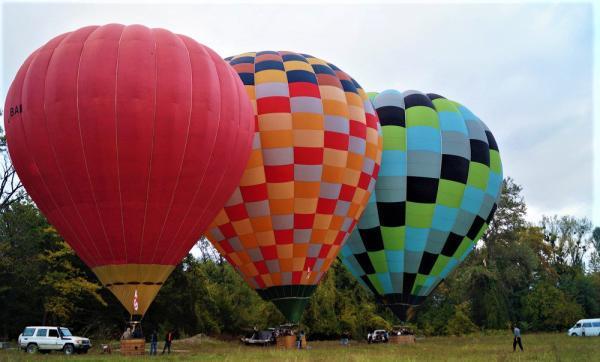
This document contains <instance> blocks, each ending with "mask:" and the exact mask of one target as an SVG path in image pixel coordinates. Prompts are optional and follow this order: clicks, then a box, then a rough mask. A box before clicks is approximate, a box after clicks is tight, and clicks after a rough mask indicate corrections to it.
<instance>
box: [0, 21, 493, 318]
mask: <svg viewBox="0 0 600 362" xmlns="http://www.w3.org/2000/svg"><path fill="white" fill-rule="evenodd" d="M341 61H343V60H341ZM398 76H400V75H398ZM390 77H393V75H390ZM390 81H391V80H390ZM396 81H398V79H396ZM6 109H12V110H13V111H11V112H6V114H5V118H4V124H5V129H6V137H7V143H8V149H9V152H10V157H11V160H12V163H13V165H14V167H15V169H16V171H17V173H18V175H19V178H20V179H21V181H22V183H23V185H24V186H25V188H26V190H27V192H28V193H29V195H30V196H31V198H32V199H33V200H34V201H35V203H36V204H37V206H38V207H39V209H40V210H41V212H42V213H43V214H44V215H45V216H46V217H47V218H48V220H49V221H50V222H51V223H52V224H53V225H54V226H55V227H56V229H57V230H58V232H59V233H60V234H61V235H62V237H64V239H65V240H66V241H67V242H68V243H69V245H70V246H71V247H72V248H73V249H74V250H75V252H76V253H77V255H79V257H80V258H81V259H82V260H83V261H84V262H85V263H86V264H87V265H89V266H90V267H91V269H92V270H93V271H94V273H95V274H96V275H97V276H98V278H99V280H100V282H101V283H102V284H103V285H104V286H105V287H107V288H108V289H110V290H111V291H112V292H113V293H114V294H115V296H116V297H117V298H118V299H119V300H120V301H121V303H122V304H123V306H124V307H125V308H126V309H127V310H128V311H129V313H130V314H131V315H137V316H140V317H141V316H143V315H144V313H145V312H146V310H147V309H148V306H149V305H150V303H151V302H152V300H153V299H154V297H155V296H156V294H157V293H158V291H159V289H160V287H161V285H162V284H163V283H164V281H165V280H166V279H167V278H168V276H169V274H170V273H171V271H172V270H173V269H174V267H175V265H177V264H178V263H179V262H180V261H181V260H182V258H183V257H184V256H185V255H186V254H187V253H188V252H189V251H190V249H191V248H192V247H193V245H194V244H195V242H196V241H197V240H198V239H199V238H200V237H202V236H203V235H204V236H206V237H207V238H208V239H209V240H210V241H211V243H212V244H213V245H214V247H215V248H216V249H217V250H218V251H219V252H220V253H221V255H222V256H223V257H224V258H225V259H226V260H227V261H228V262H229V263H230V264H231V265H232V266H233V267H234V268H235V270H236V271H237V272H238V273H239V274H240V275H241V276H242V277H243V278H244V280H245V281H246V282H247V283H248V285H250V286H251V287H252V288H253V289H255V290H256V291H257V292H258V293H259V294H260V296H261V297H262V298H264V299H265V300H269V301H272V302H273V303H274V304H275V305H276V306H277V308H278V309H279V310H280V311H281V312H282V314H283V315H284V316H285V318H286V320H287V321H288V322H293V323H297V322H298V321H299V320H300V318H301V316H302V312H303V310H304V307H305V306H306V304H307V302H308V300H309V298H310V296H311V295H312V293H313V292H314V291H315V289H316V286H317V285H318V283H319V281H320V280H321V279H322V278H323V276H324V275H325V273H326V272H327V270H328V268H329V267H330V265H331V263H332V262H333V261H334V260H335V258H336V257H339V258H340V259H341V261H342V262H343V264H344V265H345V266H346V267H347V268H348V270H349V271H350V272H351V273H352V274H353V275H354V276H355V277H356V278H357V280H358V281H359V282H360V283H361V284H362V285H363V286H365V287H366V288H367V289H368V290H370V291H371V292H373V294H374V295H375V296H376V298H377V299H378V301H379V302H381V303H382V304H384V305H386V306H388V307H389V308H390V309H391V310H392V311H393V312H394V313H395V314H396V315H397V316H398V317H399V318H400V319H401V320H406V314H407V311H408V309H409V308H411V307H414V306H418V305H419V304H420V303H422V302H423V301H424V300H425V298H426V297H427V295H428V294H429V293H431V292H432V291H433V290H434V289H435V288H436V286H437V285H438V284H439V283H440V282H441V281H442V280H444V278H446V276H447V275H448V274H449V273H450V272H451V271H452V270H453V269H454V268H456V267H457V265H459V263H460V262H461V261H462V260H464V259H465V257H466V256H467V255H468V254H469V252H470V251H471V250H472V248H473V246H474V245H475V243H476V242H477V240H478V239H479V238H480V237H481V236H482V234H483V233H484V232H485V230H486V228H487V226H488V225H489V223H490V221H491V219H492V217H493V215H494V211H495V210H496V202H497V199H498V197H499V193H500V188H501V184H502V165H501V161H500V155H499V151H498V145H497V144H496V141H495V139H494V136H493V135H492V133H491V131H490V130H489V129H488V128H487V127H486V125H485V124H484V123H483V122H482V121H481V120H479V119H478V118H477V117H476V116H475V115H474V114H473V113H471V112H470V111H469V110H468V109H467V108H466V107H465V106H463V105H461V104H460V103H457V102H455V101H452V100H449V99H446V98H444V97H442V96H440V95H437V94H433V93H421V92H418V91H397V90H386V91H383V92H381V93H367V92H366V91H365V90H363V88H362V87H361V86H360V85H359V83H358V82H357V81H356V80H355V79H353V78H352V77H351V76H350V75H348V74H347V73H345V72H344V71H342V70H341V69H340V68H338V67H337V66H335V65H333V64H331V63H329V62H327V61H325V60H322V59H320V58H317V57H314V56H311V55H308V54H303V53H296V52H292V51H258V52H247V53H243V54H240V55H236V56H233V57H228V58H225V59H222V58H221V57H220V56H219V55H217V54H216V53H215V52H214V51H213V50H211V49H210V48H208V47H206V46H204V45H202V44H200V43H198V42H196V41H195V40H193V39H191V38H189V37H187V36H184V35H176V34H173V33H171V32H169V31H167V30H164V29H149V28H147V27H145V26H141V25H130V26H123V25H119V24H109V25H105V26H89V27H85V28H82V29H79V30H76V31H73V32H70V33H66V34H62V35H59V36H58V37H56V38H54V39H52V40H50V41H49V42H48V43H47V44H45V45H43V46H42V47H41V48H39V49H38V50H36V51H35V52H34V53H32V54H31V55H30V56H29V58H27V60H25V62H24V64H23V65H22V67H21V68H20V70H19V71H18V73H17V74H16V76H15V79H14V81H13V83H12V85H11V87H10V90H9V92H8V96H7V99H6ZM15 110H16V111H15Z"/></svg>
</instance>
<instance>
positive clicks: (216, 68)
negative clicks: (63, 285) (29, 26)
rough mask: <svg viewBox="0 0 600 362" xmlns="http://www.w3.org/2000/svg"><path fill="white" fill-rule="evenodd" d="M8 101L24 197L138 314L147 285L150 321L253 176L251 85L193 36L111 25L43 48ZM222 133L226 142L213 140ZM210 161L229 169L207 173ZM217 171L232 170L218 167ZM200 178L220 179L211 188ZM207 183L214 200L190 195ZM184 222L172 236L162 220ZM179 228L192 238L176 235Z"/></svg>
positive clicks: (11, 140)
mask: <svg viewBox="0 0 600 362" xmlns="http://www.w3.org/2000/svg"><path fill="white" fill-rule="evenodd" d="M186 42H187V43H186ZM186 44H188V45H192V47H191V48H192V49H193V50H194V51H193V52H190V51H189V49H188V47H187V45H186ZM117 63H118V64H119V65H118V66H117ZM192 75H193V76H194V77H197V79H196V81H194V80H193V79H192V78H193V77H192ZM117 78H118V79H117ZM200 79H202V80H203V82H200ZM217 87H218V88H219V89H220V91H217V92H215V90H217ZM242 94H243V96H240V95H242ZM6 104H7V105H12V104H19V105H20V106H19V107H20V109H22V111H21V112H20V113H19V114H17V115H15V114H10V113H9V114H6V115H5V126H6V130H7V143H8V148H9V152H10V154H11V159H12V160H13V163H14V166H15V170H16V171H17V174H18V175H19V177H20V179H21V180H22V182H23V184H24V186H25V189H26V190H27V192H28V193H29V194H30V196H31V197H32V199H33V201H34V202H36V204H37V205H38V207H39V208H40V210H41V211H42V213H43V214H44V215H45V216H46V217H47V218H48V220H49V221H50V223H52V225H53V226H54V227H56V229H57V230H58V232H59V233H60V234H61V235H62V237H63V238H64V239H65V240H66V241H67V242H68V243H69V245H70V246H71V247H72V248H73V249H74V250H75V252H76V253H77V254H78V255H79V256H80V257H81V258H82V259H83V260H84V262H86V264H87V265H89V266H90V267H91V268H92V270H93V271H94V272H95V274H96V275H97V276H98V278H99V279H100V281H101V282H102V283H103V284H104V285H105V286H106V287H107V288H109V289H110V290H111V291H112V292H113V293H114V294H115V295H116V296H117V297H118V299H119V300H120V301H121V302H122V303H123V305H124V306H125V307H126V308H127V309H128V310H129V311H130V312H133V311H132V306H131V305H130V304H131V303H130V300H129V299H130V297H131V295H132V293H133V291H134V289H138V291H139V294H140V295H139V306H140V307H141V310H139V311H135V312H137V313H139V314H144V312H145V309H146V308H147V307H148V305H149V304H150V302H151V301H152V299H153V298H154V296H155V295H156V293H157V292H158V289H159V288H160V285H162V283H163V281H164V280H165V279H166V278H167V277H168V275H169V274H170V273H171V271H172V270H173V268H174V266H175V265H176V264H177V263H178V262H179V261H180V260H181V259H182V258H183V256H184V255H185V254H186V253H187V252H188V251H189V249H190V248H191V246H192V245H193V244H194V242H195V240H196V239H197V237H199V236H200V235H201V234H202V232H203V229H204V228H205V227H206V226H207V225H208V223H209V222H210V221H211V220H212V218H213V217H214V215H215V214H216V213H217V211H218V210H219V209H220V208H221V207H222V205H223V203H224V202H225V200H226V198H227V197H229V195H230V192H231V191H232V190H233V188H234V187H235V185H236V184H237V182H238V180H239V178H240V177H241V175H242V172H243V170H244V167H245V165H246V160H247V158H248V156H249V152H250V145H251V137H252V133H253V130H254V128H253V126H254V125H253V122H252V111H251V105H250V101H249V100H248V99H247V97H246V95H245V93H244V90H243V85H242V83H241V81H240V80H239V78H238V77H237V76H236V77H234V76H233V74H232V69H231V67H230V66H229V65H228V64H227V63H225V62H224V61H223V60H222V59H221V58H220V57H219V56H217V55H216V54H215V53H214V52H212V51H210V50H209V48H206V47H204V46H203V45H201V44H199V43H196V42H195V41H193V40H191V39H190V38H185V41H184V39H183V37H182V36H179V35H175V34H173V33H171V32H169V31H168V30H164V29H149V28H146V27H144V26H141V25H132V26H123V25H119V24H109V25H105V26H99V27H98V26H92V27H86V28H82V29H79V30H76V31H74V32H71V33H67V34H63V35H61V36H59V37H56V38H55V39H52V40H50V41H49V42H48V43H47V44H46V45H44V46H42V47H41V48H40V49H38V50H37V51H36V52H35V53H34V54H33V55H32V56H30V57H29V58H28V60H27V61H26V62H25V63H24V65H23V66H22V67H21V69H20V70H19V72H18V73H17V76H16V78H15V80H14V81H13V83H12V85H11V87H10V89H9V94H8V97H7V100H6ZM221 109H228V111H227V112H221V111H220V110H221ZM217 110H219V111H217ZM117 128H118V129H117ZM155 128H156V129H155ZM188 129H189V132H188V131H186V130H188ZM117 131H118V133H117ZM155 132H156V135H155ZM217 133H218V134H219V137H220V138H219V140H218V141H219V142H213V143H210V142H204V138H203V137H205V136H206V137H208V136H207V135H213V136H214V135H216V134H217ZM184 137H185V138H184ZM215 137H216V136H215ZM186 140H187V142H188V152H185V153H184V152H183V151H182V147H183V146H182V145H181V143H183V142H180V141H186ZM154 142H155V143H156V144H154ZM117 143H118V148H119V160H118V161H117V156H116V152H117V151H116V150H117ZM231 150H233V151H234V154H231V152H230V151H231ZM213 153H214V154H215V158H219V157H220V158H221V159H220V160H212V164H211V165H212V166H211V167H213V168H212V169H210V170H208V169H207V167H208V166H207V165H208V164H209V159H208V157H209V156H208V155H209V154H213ZM116 162H119V163H120V165H117V164H116ZM218 162H222V163H223V165H222V166H223V167H220V168H215V167H214V165H215V164H217V163H218ZM171 164H175V165H176V167H170V166H171ZM150 167H152V170H150ZM119 168H120V171H121V173H120V174H119ZM201 170H205V171H206V170H208V171H211V170H212V172H213V173H216V174H217V175H214V176H213V175H211V176H210V177H206V178H203V177H204V175H203V174H200V171H201ZM177 175H181V182H179V183H178V185H175V183H174V180H176V178H177ZM201 180H203V181H202V182H200V181H201ZM221 180H226V181H224V182H221ZM119 183H122V187H123V189H122V191H123V194H122V199H121V196H120V195H119V185H118V184H119ZM148 185H150V187H148ZM190 185H192V186H193V187H192V186H190ZM200 187H202V188H203V192H206V193H207V195H214V196H211V197H207V200H201V198H200V197H198V198H196V199H194V198H192V197H190V195H191V193H192V192H193V191H195V190H197V189H198V188H200ZM161 195H166V196H164V197H163V198H161ZM167 199H168V200H167ZM171 200H172V201H171ZM168 201H171V205H172V212H171V215H170V219H168V220H167V219H166V214H165V209H166V208H167V206H168ZM218 203H220V204H218ZM147 211H148V215H146V212H147ZM150 212H153V214H152V215H153V217H150V216H151V215H150ZM146 216H148V220H147V221H148V222H147V226H148V228H146V230H145V234H143V235H142V228H143V224H144V222H145V221H146ZM121 217H123V218H122V219H121ZM173 219H175V220H174V221H173V222H170V223H169V227H165V229H164V232H161V231H160V229H159V228H160V227H161V226H162V225H163V220H165V221H164V222H168V221H170V220H173ZM159 224H160V225H159ZM157 225H158V226H157ZM176 230H177V232H179V230H181V233H182V235H184V234H185V235H184V236H183V237H177V238H175V236H177V235H176ZM161 235H162V238H161V239H159V237H160V236H161ZM125 248H127V249H128V250H127V254H126V253H125ZM154 249H156V250H157V252H156V257H153V256H152V252H153V251H154Z"/></svg>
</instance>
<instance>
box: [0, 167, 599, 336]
mask: <svg viewBox="0 0 600 362" xmlns="http://www.w3.org/2000/svg"><path fill="white" fill-rule="evenodd" d="M5 164H8V163H5ZM0 187H1V189H0V193H1V198H0V306H1V308H0V338H4V339H14V338H16V336H17V335H18V334H19V333H20V332H21V331H22V329H23V327H24V326H27V325H39V324H59V325H63V326H69V327H71V328H73V329H74V331H76V333H78V334H84V335H88V336H92V337H96V338H118V336H119V335H120V333H121V332H122V331H123V328H124V326H125V324H124V323H125V321H126V320H127V319H128V318H129V316H128V315H127V313H126V311H125V310H124V308H123V307H122V306H121V305H120V304H119V302H118V301H117V299H116V298H115V297H114V296H113V295H112V294H111V293H110V292H109V291H108V290H107V289H105V288H102V286H101V284H100V283H99V282H98V280H97V278H96V277H95V275H94V274H93V272H92V271H91V270H90V269H89V268H88V267H87V266H86V265H85V264H83V263H82V262H81V260H80V259H79V258H78V257H77V256H76V255H75V254H74V252H73V251H72V250H71V248H70V247H69V246H68V244H67V243H66V242H65V241H64V240H63V239H62V238H61V237H60V235H59V234H58V233H57V232H56V230H55V229H54V228H53V227H52V226H51V225H50V224H49V223H48V222H47V220H46V219H45V218H44V216H43V215H42V214H41V213H40V212H39V210H38V209H37V208H36V207H35V204H34V203H33V202H32V201H31V200H30V199H29V198H28V197H27V195H26V194H25V192H24V191H23V189H22V187H21V185H20V184H19V183H18V179H16V178H15V177H14V170H12V168H11V167H10V166H7V167H6V168H5V169H4V175H3V180H2V183H0ZM526 210H527V209H526V204H525V202H524V200H523V196H522V188H521V187H520V186H519V185H518V184H517V183H515V182H514V181H513V180H512V179H510V178H507V179H506V180H504V183H503V191H502V195H501V199H500V201H499V204H498V209H497V211H496V216H495V218H494V220H493V222H492V223H491V225H490V228H489V230H488V231H487V233H486V234H485V236H484V237H483V239H482V240H481V241H480V242H479V245H478V247H477V248H475V249H474V251H473V253H472V254H471V255H470V256H469V257H468V258H467V259H466V260H465V262H464V263H463V264H461V265H460V266H459V267H458V268H457V269H456V270H455V271H454V272H453V273H451V275H450V276H449V277H448V278H447V279H446V280H445V281H444V282H442V283H441V284H440V285H439V287H438V288H437V289H436V290H435V291H434V292H433V293H432V294H431V295H430V296H429V298H428V299H427V301H426V302H425V303H424V304H423V305H422V306H421V307H419V308H417V309H416V310H414V311H412V316H413V318H412V320H411V321H410V323H411V325H412V327H413V328H415V329H416V330H417V331H418V332H419V333H422V334H425V335H447V334H452V335H460V334H467V333H471V332H476V331H482V330H483V331H485V330H496V329H506V328H508V327H509V325H510V324H511V323H513V322H518V323H519V324H520V326H521V328H522V329H523V330H526V331H559V330H564V329H565V328H567V327H568V326H570V325H572V324H573V323H574V322H575V321H576V320H577V319H580V318H583V317H598V316H600V228H595V229H593V226H592V224H591V222H590V221H589V220H588V219H585V218H583V219H580V218H575V217H572V216H551V217H543V219H542V221H541V222H540V223H539V224H531V223H528V222H527V221H526V220H525V215H526ZM198 250H199V253H196V255H195V256H194V255H192V254H189V255H188V256H187V257H186V258H185V259H184V260H183V261H182V262H181V263H180V264H179V265H178V266H177V267H176V268H175V270H174V271H173V274H172V275H171V276H170V277H169V278H168V280H167V282H166V283H165V284H164V286H163V287H162V289H161V291H160V293H159V294H158V296H157V298H156V299H155V301H154V303H153V304H152V306H151V307H150V309H149V310H148V312H147V314H146V316H145V317H144V321H143V323H144V324H143V325H144V329H145V330H146V331H147V330H149V329H152V330H153V329H156V330H158V331H159V332H163V331H166V330H172V329H174V330H176V331H177V332H178V334H179V336H189V335H195V334H198V333H204V334H208V335H213V336H220V337H235V336H238V335H239V334H241V333H244V331H247V330H250V329H251V328H253V327H254V326H256V327H258V328H266V327H270V326H276V325H279V324H281V323H283V322H284V319H283V316H282V315H281V314H280V313H279V312H278V311H277V310H276V309H275V307H274V306H273V305H272V304H271V303H268V302H265V301H263V300H261V299H260V297H259V296H258V295H257V294H256V293H255V292H254V291H253V290H252V289H251V288H250V287H249V286H247V285H246V283H245V282H244V281H243V280H242V278H241V277H240V276H239V275H238V274H237V273H236V272H235V271H234V270H233V268H232V267H231V266H230V265H229V264H228V263H227V262H226V261H224V260H223V259H222V258H221V257H220V256H219V255H218V253H217V252H216V251H215V249H214V248H212V247H211V246H210V244H209V243H208V241H206V240H205V239H202V240H200V241H199V242H198ZM398 323H399V321H398V320H396V319H395V317H394V316H393V314H392V313H391V312H389V311H388V310H387V309H386V308H385V307H382V306H381V305H378V304H377V303H376V301H375V299H374V297H373V296H372V295H371V294H370V293H369V292H367V291H366V290H365V289H364V288H363V287H361V286H360V285H359V284H358V283H357V281H356V280H355V279H354V277H352V275H351V274H350V273H349V272H348V271H347V270H346V269H345V268H344V267H343V265H342V264H341V263H340V262H339V261H336V262H335V263H334V264H333V265H332V267H331V269H330V271H329V272H328V273H327V275H326V276H325V277H324V279H323V280H322V281H321V283H320V285H319V287H318V288H317V290H316V292H315V294H314V296H313V297H312V298H311V300H310V303H309V305H308V307H307V309H306V311H305V313H304V316H303V318H302V320H301V327H302V328H304V330H305V331H306V332H307V333H308V335H309V336H310V337H311V338H315V339H327V338H338V337H339V335H340V333H341V332H342V331H349V332H350V333H351V334H352V336H353V337H354V338H362V337H364V336H366V333H367V331H368V330H370V329H372V328H391V327H392V326H393V325H395V324H398Z"/></svg>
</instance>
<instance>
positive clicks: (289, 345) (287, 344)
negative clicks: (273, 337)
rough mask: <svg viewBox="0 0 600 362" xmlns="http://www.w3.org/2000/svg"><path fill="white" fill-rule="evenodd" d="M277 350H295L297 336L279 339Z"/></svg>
mask: <svg viewBox="0 0 600 362" xmlns="http://www.w3.org/2000/svg"><path fill="white" fill-rule="evenodd" d="M277 348H285V349H294V348H296V336H279V337H277ZM302 348H306V337H305V336H302Z"/></svg>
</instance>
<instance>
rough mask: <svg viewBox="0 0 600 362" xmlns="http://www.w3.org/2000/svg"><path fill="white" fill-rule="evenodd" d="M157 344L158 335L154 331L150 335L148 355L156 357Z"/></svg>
mask: <svg viewBox="0 0 600 362" xmlns="http://www.w3.org/2000/svg"><path fill="white" fill-rule="evenodd" d="M157 344H158V335H157V334H156V330H154V331H152V334H151V335H150V355H156V345H157Z"/></svg>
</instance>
